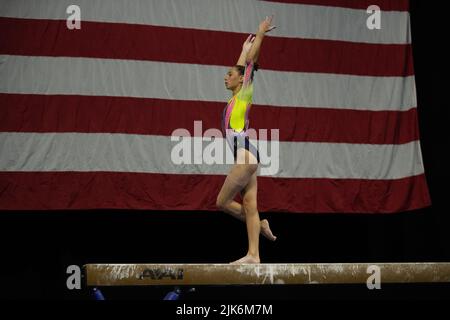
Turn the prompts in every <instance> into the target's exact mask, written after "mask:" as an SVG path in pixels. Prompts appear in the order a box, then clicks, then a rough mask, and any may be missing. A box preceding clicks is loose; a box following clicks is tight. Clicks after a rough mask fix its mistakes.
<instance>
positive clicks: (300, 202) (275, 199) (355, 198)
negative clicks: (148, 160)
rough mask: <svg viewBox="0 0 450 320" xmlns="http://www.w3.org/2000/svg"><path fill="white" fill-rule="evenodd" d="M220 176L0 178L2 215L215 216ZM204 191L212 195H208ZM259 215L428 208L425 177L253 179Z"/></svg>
mask: <svg viewBox="0 0 450 320" xmlns="http://www.w3.org/2000/svg"><path fill="white" fill-rule="evenodd" d="M224 180H225V176H219V175H176V174H145V173H114V172H0V190H1V192H2V196H1V197H0V209H1V210H29V209H33V210H54V209H98V208H111V209H145V210H216V207H215V201H216V198H215V197H214V195H215V194H217V193H218V192H219V190H220V188H221V186H222V184H223V182H224ZM205 190H213V192H212V193H213V196H211V193H208V192H205ZM258 200H259V202H258V209H259V210H260V211H262V212H264V211H287V212H315V213H328V212H348V213H364V212H367V213H389V212H398V211H407V210H413V209H418V208H422V207H425V206H429V205H430V204H431V201H430V197H429V194H428V189H427V182H426V179H425V176H424V175H423V174H422V175H418V176H414V177H409V178H405V179H399V180H353V179H348V180H347V179H286V178H269V177H258Z"/></svg>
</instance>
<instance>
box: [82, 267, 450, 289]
mask: <svg viewBox="0 0 450 320" xmlns="http://www.w3.org/2000/svg"><path fill="white" fill-rule="evenodd" d="M373 266H375V269H374V267H373ZM378 268H379V269H378ZM374 270H379V275H380V281H381V283H438V282H450V263H442V262H441V263H434V262H425V263H319V264H296V263H287V264H265V263H264V264H257V265H252V264H242V265H232V264H87V265H84V274H85V279H86V284H87V286H141V285H143V286H152V285H276V284H358V283H361V284H366V283H367V280H368V278H369V277H370V276H371V275H372V274H373V273H374Z"/></svg>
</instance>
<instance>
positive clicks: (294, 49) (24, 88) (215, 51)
mask: <svg viewBox="0 0 450 320" xmlns="http://www.w3.org/2000/svg"><path fill="white" fill-rule="evenodd" d="M372 4H375V5H378V6H379V7H380V9H381V16H380V17H381V19H380V23H381V24H380V26H381V29H373V30H372V29H369V28H368V26H367V20H368V19H369V17H370V16H371V14H370V13H368V12H367V8H368V7H369V6H370V5H372ZM70 5H77V6H78V7H79V8H80V17H81V29H69V28H68V26H67V19H68V18H69V17H70V16H71V13H68V12H67V8H68V7H69V6H70ZM408 9H409V2H408V0H279V1H259V0H130V1H126V0H77V1H72V0H70V1H67V0H39V1H37V0H36V1H26V0H1V1H0V209H7V210H20V209H27V210H28V209H31V210H48V209H96V208H116V209H149V210H216V206H215V203H216V197H217V194H218V192H219V190H220V188H221V186H222V184H223V182H224V180H225V175H226V173H227V172H228V171H229V169H230V166H227V165H208V164H205V163H199V164H182V165H178V164H175V163H173V162H172V161H171V149H172V147H173V141H171V134H172V132H173V131H174V130H175V129H177V128H184V129H186V130H188V131H189V132H190V133H191V135H192V136H194V121H202V129H203V131H206V130H207V129H209V128H220V126H221V123H220V120H221V115H222V110H223V108H224V106H225V104H226V102H227V100H228V99H229V98H230V97H231V96H230V92H228V91H227V90H226V89H225V87H224V81H223V78H224V75H225V73H226V72H227V70H228V68H229V67H230V66H232V65H234V64H235V63H236V61H237V58H238V56H239V53H240V51H241V47H242V43H243V41H244V40H245V39H246V38H247V36H248V35H249V34H250V33H254V32H256V29H257V26H258V23H259V21H260V20H261V19H263V18H264V17H265V16H267V15H270V14H274V24H275V25H276V26H277V28H276V29H275V30H274V31H272V32H271V33H270V34H268V35H267V36H266V37H265V39H264V43H263V45H262V49H261V55H260V58H259V64H260V70H259V71H258V72H256V74H255V80H254V95H253V106H252V109H251V113H250V127H251V128H254V129H255V130H257V131H258V130H259V129H269V130H270V129H279V139H280V142H279V170H278V172H277V173H275V174H270V175H259V177H258V209H259V211H288V212H307V213H320V212H335V213H341V212H345V213H349V212H355V213H358V212H361V213H390V212H399V211H405V210H412V209H417V208H422V207H426V206H428V205H430V196H429V193H428V187H427V183H426V179H425V172H424V166H423V162H422V155H421V147H420V140H419V130H418V120H417V107H418V106H417V99H416V88H415V78H414V68H413V59H412V48H411V32H410V17H409V13H408ZM412 36H414V35H412ZM421 107H426V106H421ZM197 138H198V137H197ZM199 138H201V137H199ZM192 139H195V138H194V137H192Z"/></svg>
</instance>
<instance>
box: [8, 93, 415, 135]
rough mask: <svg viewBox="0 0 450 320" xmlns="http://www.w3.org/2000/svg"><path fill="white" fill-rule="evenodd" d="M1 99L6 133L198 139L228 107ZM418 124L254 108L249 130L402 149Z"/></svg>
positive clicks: (380, 114)
mask: <svg viewBox="0 0 450 320" xmlns="http://www.w3.org/2000/svg"><path fill="white" fill-rule="evenodd" d="M0 99H1V101H2V108H1V109H0V131H3V132H83V133H128V134H149V135H165V136H170V135H171V134H172V132H173V130H175V129H178V128H184V129H187V130H188V131H189V132H190V133H191V135H194V121H202V134H203V133H204V131H205V130H207V129H210V128H217V129H219V130H220V129H221V122H220V121H221V117H222V111H223V108H224V107H225V103H221V102H201V101H183V100H163V99H144V98H131V97H104V96H74V95H51V96H48V95H25V94H0ZM180 111H182V112H183V116H182V117H180V116H179V115H180ZM417 123H418V120H417V109H416V108H411V109H410V110H408V111H364V110H345V109H326V108H303V107H295V108H294V107H272V106H259V105H254V106H253V107H252V109H251V112H250V128H253V129H255V130H260V129H280V131H279V133H280V140H281V141H308V142H341V143H370V144H402V143H407V142H411V141H415V140H418V139H419V131H418V126H417ZM274 124H282V126H283V127H282V128H276V127H274ZM268 137H269V139H270V133H269V136H268Z"/></svg>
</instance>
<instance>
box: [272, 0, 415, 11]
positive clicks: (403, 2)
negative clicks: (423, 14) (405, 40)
mask: <svg viewBox="0 0 450 320" xmlns="http://www.w3.org/2000/svg"><path fill="white" fill-rule="evenodd" d="M265 1H266V2H277V3H294V4H307V5H316V6H331V7H341V8H349V9H367V8H368V7H369V6H371V5H377V6H379V7H380V9H381V10H383V11H408V10H409V0H377V1H374V0H265Z"/></svg>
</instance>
